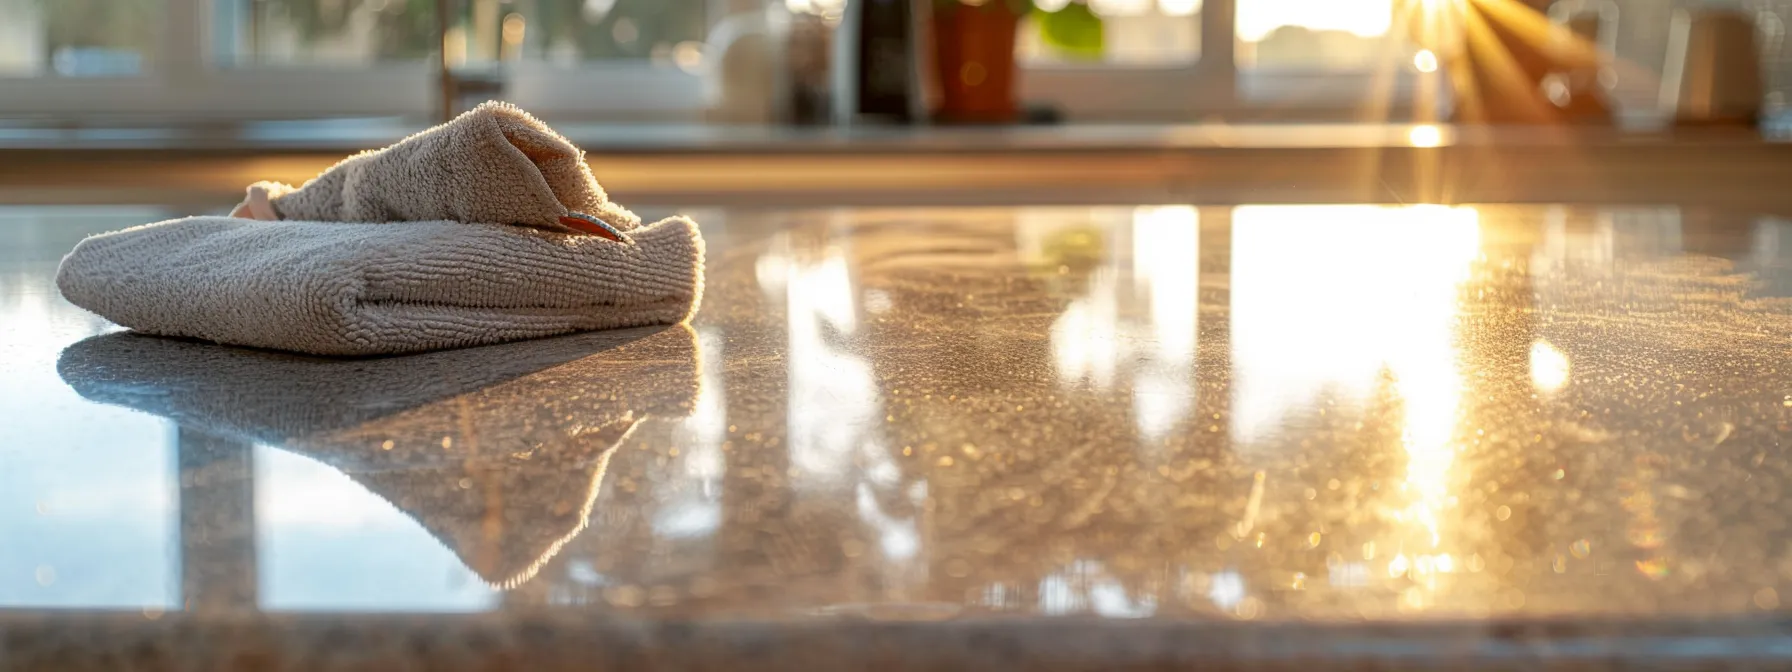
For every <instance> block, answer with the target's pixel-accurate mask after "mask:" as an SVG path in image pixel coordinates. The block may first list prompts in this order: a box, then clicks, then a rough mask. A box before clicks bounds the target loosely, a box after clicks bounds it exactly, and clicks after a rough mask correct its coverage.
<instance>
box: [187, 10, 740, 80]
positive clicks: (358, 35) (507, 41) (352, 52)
mask: <svg viewBox="0 0 1792 672" xmlns="http://www.w3.org/2000/svg"><path fill="white" fill-rule="evenodd" d="M448 4H449V5H450V6H451V7H452V8H453V10H452V11H453V12H454V19H453V21H452V22H451V23H450V25H449V26H448V31H447V34H446V35H445V36H443V39H442V45H443V46H444V47H445V48H446V49H447V50H448V59H449V61H450V62H452V63H454V64H456V65H479V64H490V63H495V62H497V61H501V60H502V61H509V60H516V59H532V60H547V61H551V62H555V63H562V64H572V63H577V62H580V61H588V60H612V59H624V60H626V59H640V60H646V59H652V60H655V61H658V62H661V63H665V64H673V63H677V64H679V65H685V66H687V67H695V66H696V65H697V63H695V62H689V63H687V61H692V60H693V59H697V60H700V59H701V55H702V49H701V43H700V40H702V38H703V35H704V29H705V27H706V21H707V19H708V16H707V14H706V12H705V5H706V3H705V2H704V0H450V2H449V3H448ZM214 11H216V12H218V17H217V19H216V20H215V21H214V23H215V24H216V25H230V26H237V30H235V31H234V32H233V33H231V34H229V35H227V36H224V37H223V38H222V40H221V43H220V44H219V49H220V53H221V54H222V55H223V56H224V60H225V62H227V63H236V64H254V63H265V64H335V65H360V64H370V63H379V62H388V61H411V60H423V59H429V58H433V57H434V55H435V53H436V48H435V44H436V31H437V29H438V28H437V25H436V20H435V12H436V0H218V2H217V3H216V4H215V5H214Z"/></svg>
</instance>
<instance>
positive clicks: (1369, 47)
mask: <svg viewBox="0 0 1792 672" xmlns="http://www.w3.org/2000/svg"><path fill="white" fill-rule="evenodd" d="M1394 2H1395V0H1238V65H1239V67H1241V68H1287V69H1301V70H1371V69H1374V68H1375V66H1376V64H1377V63H1379V62H1381V61H1382V60H1383V59H1386V58H1388V57H1390V56H1392V57H1395V58H1399V59H1401V60H1404V61H1409V60H1410V54H1406V53H1405V51H1404V50H1405V45H1403V44H1401V41H1396V40H1397V39H1398V37H1397V35H1395V31H1393V30H1392V28H1393V24H1394Z"/></svg>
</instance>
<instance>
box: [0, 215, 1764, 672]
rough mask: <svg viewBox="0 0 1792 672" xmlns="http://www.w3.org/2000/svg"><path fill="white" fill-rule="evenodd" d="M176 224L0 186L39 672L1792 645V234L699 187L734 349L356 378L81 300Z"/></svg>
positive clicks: (433, 366) (932, 664)
mask: <svg viewBox="0 0 1792 672" xmlns="http://www.w3.org/2000/svg"><path fill="white" fill-rule="evenodd" d="M170 214H182V213H171V212H168V211H166V210H163V209H159V208H73V207H71V208H12V209H7V208H0V418H5V422H3V423H0V539H3V540H4V541H5V543H3V544H0V668H4V669H108V670H110V669H200V668H212V669H292V670H332V669H369V670H372V669H379V670H388V669H529V670H535V669H611V668H615V669H660V668H666V669H709V668H716V669H834V668H837V669H894V668H903V669H910V668H912V669H954V668H974V669H985V668H990V667H999V666H1025V667H1028V668H1033V669H1077V670H1083V669H1088V670H1095V669H1180V668H1186V667H1189V666H1196V665H1203V664H1212V665H1217V666H1219V667H1221V668H1238V669H1258V668H1262V669H1297V668H1312V667H1315V666H1318V664H1319V663H1328V664H1332V665H1336V666H1340V667H1345V668H1349V669H1471V668H1473V669H1513V668H1532V667H1556V668H1561V669H1569V668H1572V669H1584V668H1586V667H1598V668H1606V667H1627V668H1642V669H1688V668H1712V667H1721V668H1735V669H1783V668H1785V667H1788V666H1792V619H1788V618H1787V617H1786V614H1787V612H1786V611H1785V609H1786V608H1787V607H1792V593H1788V591H1792V545H1789V544H1788V542H1787V539H1788V538H1792V537H1789V536H1788V523H1787V522H1786V521H1787V520H1788V518H1789V517H1792V492H1788V488H1792V458H1789V457H1788V455H1787V450H1788V447H1789V446H1788V445H1787V444H1788V443H1789V442H1792V222H1788V221H1787V220H1782V219H1777V218H1774V217H1767V216H1756V215H1752V214H1747V213H1733V212H1725V211H1717V210H1703V209H1697V210H1695V209H1684V210H1683V209H1675V208H1657V207H1600V208H1583V207H1553V206H1552V207H1522V208H1521V207H1484V208H1445V207H1439V206H1419V207H1412V208H1380V207H1358V206H1322V207H1313V206H1301V207H1271V206H1243V207H1236V208H1234V207H1224V208H1206V207H1201V208H1197V207H1145V208H1130V207H1110V208H978V209H952V210H922V209H887V210H867V209H838V210H802V211H782V210H745V209H742V210H719V211H706V212H699V213H693V214H694V215H696V216H695V219H697V221H701V222H703V223H704V226H705V230H704V236H705V237H706V238H707V239H708V240H709V241H710V248H711V255H710V257H711V260H710V269H709V277H708V278H707V290H706V294H707V296H706V298H705V305H704V307H703V310H702V311H701V312H700V314H699V315H698V317H697V319H696V320H695V321H694V322H693V323H692V324H691V325H690V327H689V328H684V327H679V328H674V329H661V330H641V331H630V332H622V333H611V334H593V335H583V336H575V337H570V338H562V339H551V340H546V341H536V342H530V343H520V344H509V345H504V346H495V347H491V348H480V349H471V350H461V351H452V352H446V353H434V354H431V355H422V356H416V357H410V358H385V359H362V360H317V359H307V358H301V357H293V356H288V355H279V354H273V353H264V352H255V351H246V350H237V349H230V348H223V347H219V346H212V345H207V344H202V343H193V342H185V341H171V340H164V339H155V338H150V337H143V336H137V335H131V334H115V333H111V332H113V331H115V329H116V328H115V327H112V326H110V325H107V324H106V323H104V322H103V321H101V320H99V319H98V318H94V317H91V316H88V315H86V314H84V313H82V312H81V311H79V310H78V309H75V308H73V307H71V306H69V305H67V304H66V303H64V302H62V301H61V300H60V298H59V297H57V296H56V295H55V291H54V285H53V283H52V278H53V273H54V269H55V263H56V260H57V259H58V258H59V257H60V255H62V254H63V253H64V252H66V250H67V249H68V248H69V247H70V246H72V244H73V243H74V242H75V241H76V240H78V239H79V238H80V237H81V236H82V235H85V234H87V233H91V232H97V231H103V230H109V229H113V228H119V227H122V226H125V225H129V224H133V223H140V222H143V221H153V220H156V219H161V218H164V217H165V216H167V215H170ZM652 214H655V215H657V214H659V213H652ZM1782 602H1784V603H1785V604H1784V605H1782Z"/></svg>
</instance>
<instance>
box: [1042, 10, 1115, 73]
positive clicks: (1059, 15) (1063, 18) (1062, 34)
mask: <svg viewBox="0 0 1792 672" xmlns="http://www.w3.org/2000/svg"><path fill="white" fill-rule="evenodd" d="M1033 20H1034V21H1036V22H1038V23H1039V36H1040V37H1042V38H1044V39H1045V43H1046V45H1047V46H1050V47H1051V48H1052V49H1053V50H1055V51H1057V52H1059V53H1061V54H1063V55H1064V56H1067V57H1070V58H1077V59H1085V60H1099V59H1100V58H1101V54H1102V52H1103V51H1105V50H1106V44H1105V43H1104V37H1103V33H1102V29H1101V17H1099V16H1096V15H1095V12H1092V11H1089V6H1088V5H1086V4H1083V3H1081V2H1072V3H1070V4H1068V5H1065V6H1064V8H1063V9H1060V10H1058V11H1055V12H1034V13H1033Z"/></svg>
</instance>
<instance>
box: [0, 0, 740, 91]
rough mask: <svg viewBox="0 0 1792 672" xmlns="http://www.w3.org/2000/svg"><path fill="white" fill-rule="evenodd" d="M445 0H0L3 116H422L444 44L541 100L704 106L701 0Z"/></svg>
mask: <svg viewBox="0 0 1792 672" xmlns="http://www.w3.org/2000/svg"><path fill="white" fill-rule="evenodd" d="M757 1H758V0H754V2H757ZM447 4H449V5H450V6H453V7H455V8H456V10H455V12H456V13H455V14H454V15H453V16H451V17H450V20H449V21H447V22H446V23H447V30H446V32H445V34H444V33H443V31H442V30H441V26H440V25H439V24H438V22H437V18H438V17H437V15H436V11H435V8H436V7H437V0H0V87H3V88H4V91H5V95H0V116H9V117H17V116H20V115H24V116H35V115H42V116H56V117H65V116H69V115H79V116H83V117H101V118H105V117H115V116H128V117H138V118H143V117H147V118H151V119H153V118H158V117H177V118H180V119H183V120H191V119H205V118H220V119H244V118H304V117H327V116H336V117H346V116H405V117H412V118H423V117H431V116H434V115H435V114H436V113H437V111H438V110H439V106H440V103H439V95H440V80H439V75H438V74H437V69H438V65H437V59H438V58H439V56H438V55H439V54H441V53H442V50H443V49H445V50H446V55H447V57H448V59H447V60H448V61H449V63H450V64H451V65H452V66H453V67H454V68H456V69H457V71H461V70H464V71H468V72H485V73H492V72H497V71H501V78H500V79H501V81H502V82H503V83H504V88H503V90H502V93H501V94H493V97H498V96H501V97H504V98H506V99H509V100H512V101H514V102H516V103H518V104H521V105H523V106H524V107H527V108H529V109H530V110H532V111H535V112H537V113H540V114H543V115H547V116H555V115H560V116H567V115H586V116H589V115H592V114H600V115H603V116H608V117H630V116H633V117H645V118H653V119H658V120H665V119H680V118H683V119H696V118H698V116H699V115H700V114H701V111H702V107H703V97H702V89H701V86H700V80H699V78H698V76H697V74H695V73H696V72H697V71H698V70H699V69H700V68H699V66H700V65H701V61H702V56H703V52H702V40H703V38H704V36H705V33H706V29H707V26H708V25H709V24H710V19H711V18H712V17H711V14H710V11H709V10H710V8H711V6H712V4H713V3H712V0H450V2H449V3H447ZM438 44H440V47H438V46H437V45H438Z"/></svg>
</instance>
